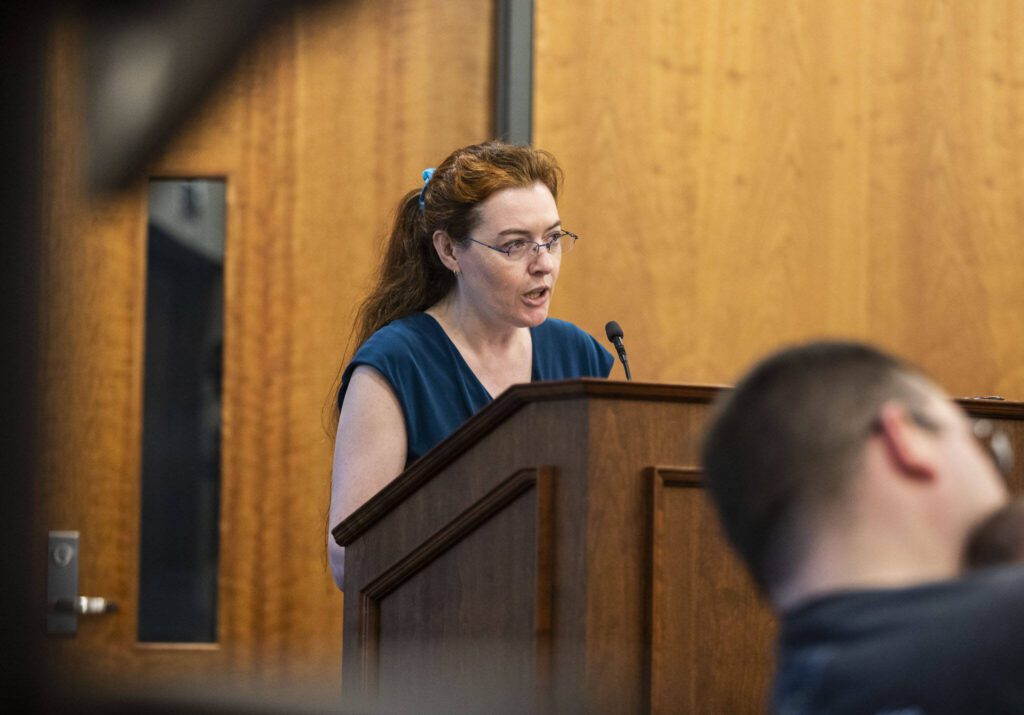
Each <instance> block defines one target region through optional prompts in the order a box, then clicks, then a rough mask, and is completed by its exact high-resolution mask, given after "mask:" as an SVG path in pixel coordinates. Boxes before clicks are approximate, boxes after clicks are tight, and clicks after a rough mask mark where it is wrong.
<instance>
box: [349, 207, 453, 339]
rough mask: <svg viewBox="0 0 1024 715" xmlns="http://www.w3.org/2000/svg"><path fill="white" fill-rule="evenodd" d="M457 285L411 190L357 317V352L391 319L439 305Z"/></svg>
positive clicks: (400, 208)
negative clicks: (443, 262) (435, 247)
mask: <svg viewBox="0 0 1024 715" xmlns="http://www.w3.org/2000/svg"><path fill="white" fill-rule="evenodd" d="M454 284H455V278H454V276H453V275H452V274H451V273H450V272H449V271H448V269H447V268H445V267H444V264H442V263H441V259H440V258H438V257H437V252H436V251H435V250H434V240H433V232H432V231H429V232H428V229H427V227H426V225H425V221H424V217H423V211H422V210H421V209H420V191H419V190H414V191H410V192H409V193H408V194H406V195H405V196H404V197H403V198H402V200H401V202H399V204H398V210H397V212H396V216H395V224H394V226H393V228H392V229H391V235H390V237H389V238H388V242H387V248H386V250H385V253H384V261H383V262H382V263H381V266H380V269H379V270H378V272H377V282H376V285H375V286H374V288H373V291H372V292H371V293H370V295H369V296H368V297H367V298H366V300H365V301H363V304H362V305H361V306H360V307H359V312H358V313H357V314H356V331H357V333H356V341H357V342H356V348H357V349H358V347H359V346H360V345H362V344H363V343H364V342H366V340H367V339H368V338H369V337H370V336H371V335H373V334H374V333H375V332H377V331H378V330H380V329H381V328H382V327H384V326H385V325H387V324H388V323H390V322H391V321H392V320H396V319H398V318H402V317H405V316H407V315H411V314H412V313H415V312H417V311H421V310H426V309H427V308H429V307H430V306H432V305H433V304H434V303H437V302H438V301H439V300H441V298H443V297H444V296H445V295H447V294H448V291H449V290H451V288H452V286H453V285H454Z"/></svg>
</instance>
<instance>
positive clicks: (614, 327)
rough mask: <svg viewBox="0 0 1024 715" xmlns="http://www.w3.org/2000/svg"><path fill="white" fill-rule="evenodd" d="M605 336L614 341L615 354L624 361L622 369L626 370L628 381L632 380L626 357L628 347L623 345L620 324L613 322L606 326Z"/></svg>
mask: <svg viewBox="0 0 1024 715" xmlns="http://www.w3.org/2000/svg"><path fill="white" fill-rule="evenodd" d="M604 334H605V335H607V336H608V339H609V340H611V341H612V345H614V346H615V352H617V353H618V354H619V360H621V361H622V367H623V368H625V370H626V379H627V380H632V379H633V376H632V375H631V374H630V372H629V358H628V357H626V346H625V345H623V344H622V328H621V327H619V324H618V323H616V322H615V321H614V320H612V321H609V322H608V324H607V325H606V326H604Z"/></svg>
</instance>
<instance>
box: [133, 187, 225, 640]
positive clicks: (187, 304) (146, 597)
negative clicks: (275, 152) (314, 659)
mask: <svg viewBox="0 0 1024 715" xmlns="http://www.w3.org/2000/svg"><path fill="white" fill-rule="evenodd" d="M224 187H225V185H224V182H223V181H216V180H152V181H150V184H149V223H148V234H149V237H148V261H147V267H146V317H145V326H146V328H145V332H146V342H145V388H144V394H143V428H142V434H143V438H142V525H141V534H142V540H141V541H142V543H141V547H140V564H139V623H138V626H139V631H138V639H139V641H142V642H172V643H209V642H215V641H216V640H217V564H218V546H219V539H218V526H219V520H220V433H221V360H222V358H221V355H222V345H223V342H224V340H223V339H224V225H225V224H224V216H225V191H224Z"/></svg>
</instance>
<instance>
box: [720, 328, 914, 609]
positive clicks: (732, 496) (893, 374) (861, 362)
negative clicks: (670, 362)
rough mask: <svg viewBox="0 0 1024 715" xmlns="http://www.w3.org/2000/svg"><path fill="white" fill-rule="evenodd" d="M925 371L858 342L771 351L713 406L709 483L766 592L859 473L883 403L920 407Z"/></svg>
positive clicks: (728, 532)
mask: <svg viewBox="0 0 1024 715" xmlns="http://www.w3.org/2000/svg"><path fill="white" fill-rule="evenodd" d="M919 374H920V373H919V371H917V370H916V369H914V368H912V367H911V366H909V365H907V364H906V363H904V362H902V361H900V360H899V359H897V358H895V357H892V356H890V355H887V354H885V353H883V352H881V351H879V350H877V349H875V348H873V347H870V346H868V345H865V344H862V343H856V342H814V343H809V344H805V345H800V346H796V347H791V348H787V349H784V350H781V351H779V352H777V353H774V354H772V355H770V356H768V357H767V358H765V359H764V360H762V361H761V362H759V363H758V364H757V365H755V366H754V367H753V368H752V369H751V371H750V372H749V373H748V374H747V375H746V376H745V377H744V378H743V379H742V380H741V381H740V383H739V384H738V385H737V386H736V388H735V389H734V390H732V391H731V392H728V393H725V394H724V395H723V396H722V397H721V398H720V399H719V401H718V402H717V404H716V405H715V408H714V410H713V412H712V416H711V422H710V424H709V427H708V429H707V431H706V433H705V438H704V443H703V449H702V460H701V461H702V465H703V470H704V477H705V480H706V482H707V485H708V489H709V491H710V493H711V496H712V498H713V501H714V503H715V506H716V508H717V510H718V514H719V518H720V520H721V524H722V527H723V530H724V532H725V536H726V538H727V539H728V540H729V542H730V543H731V544H732V546H733V548H734V549H735V550H736V551H737V552H738V553H739V555H740V557H741V558H742V559H743V561H744V562H745V563H746V565H747V568H748V569H749V571H750V573H751V575H752V576H753V578H754V581H755V582H756V584H757V585H758V587H759V588H760V589H761V592H762V593H764V594H769V593H770V592H771V590H772V588H773V587H775V586H777V585H779V584H780V583H782V582H784V581H785V579H786V578H787V577H788V576H789V575H790V574H791V572H792V570H793V568H794V567H795V566H796V565H797V564H798V563H799V559H800V558H801V557H802V548H801V543H802V539H804V538H805V537H806V536H807V535H806V534H802V533H801V532H800V527H801V526H802V525H805V524H807V518H808V517H811V516H813V515H814V514H815V513H816V511H817V510H819V509H820V508H821V507H823V506H827V505H830V504H835V503H837V502H838V501H839V500H840V499H842V497H843V496H844V495H845V494H846V493H847V487H848V486H849V484H850V483H851V479H852V477H853V476H854V475H855V474H856V473H857V471H858V468H859V466H860V464H861V460H862V458H863V454H864V447H865V444H866V442H867V439H868V437H869V436H870V434H871V432H872V429H873V428H874V427H875V426H876V425H877V421H876V420H877V418H878V415H879V413H880V411H881V408H882V406H883V405H884V404H885V403H886V402H887V401H890V400H894V401H899V402H902V403H903V404H905V405H906V406H907V407H908V409H912V410H915V411H917V410H921V409H922V408H923V406H924V404H925V400H926V397H927V395H926V392H925V388H924V387H923V385H924V383H922V382H920V381H915V380H913V379H911V378H912V376H914V375H919Z"/></svg>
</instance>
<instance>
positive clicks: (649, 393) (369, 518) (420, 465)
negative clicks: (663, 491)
mask: <svg viewBox="0 0 1024 715" xmlns="http://www.w3.org/2000/svg"><path fill="white" fill-rule="evenodd" d="M730 389H731V387H730V386H728V385H692V384H683V383H663V382H638V381H635V380H634V381H625V380H607V379H601V378H579V379H574V380H553V381H543V382H529V383H522V384H519V385H513V386H512V387H510V388H509V389H508V390H506V391H505V392H503V393H502V394H501V395H499V396H498V397H497V398H496V399H495V400H494V401H493V402H491V403H490V404H488V405H487V406H486V407H484V408H483V409H482V410H480V411H479V412H478V413H477V414H475V415H474V416H473V417H472V418H470V419H469V420H467V421H466V422H465V423H464V424H463V425H462V426H461V427H459V428H458V429H457V430H455V432H453V433H452V434H451V435H449V436H448V437H447V438H446V439H445V440H444V441H442V442H440V443H439V444H438V445H437V446H436V447H434V448H433V449H432V450H430V451H429V452H427V453H426V454H425V455H423V456H422V457H420V458H419V459H418V460H416V461H415V462H413V463H412V464H411V465H409V467H408V468H406V469H405V471H403V472H402V473H401V474H399V475H398V476H397V477H395V479H394V480H392V481H391V482H390V483H389V484H388V485H387V486H385V487H384V488H383V489H381V491H379V492H378V493H377V494H376V495H374V496H373V497H371V498H370V500H369V501H367V502H366V503H365V504H363V505H362V506H361V507H359V509H357V510H356V511H354V512H353V513H352V514H350V515H349V516H348V517H347V518H346V519H345V520H343V521H342V522H341V523H339V524H338V525H337V526H335V527H334V528H333V529H332V530H331V534H332V535H333V536H334V539H335V541H336V542H337V543H338V544H340V545H342V546H345V545H347V544H350V543H352V542H353V541H354V540H355V539H356V538H357V537H358V536H359V535H360V534H362V533H363V532H365V531H366V530H367V529H368V528H369V527H370V526H371V525H372V524H373V523H375V522H376V521H378V520H379V519H380V518H381V517H383V516H384V515H385V514H386V513H388V512H389V511H391V509H392V508H393V507H394V506H395V505H397V504H398V503H399V502H401V501H402V500H403V499H404V498H405V497H406V496H407V495H409V494H410V493H412V492H413V491H415V490H416V489H418V488H419V487H420V486H421V485H422V484H424V483H425V482H427V481H429V479H430V478H431V477H432V476H433V475H434V474H436V473H438V472H439V471H440V470H441V469H443V468H444V467H445V466H447V465H448V464H450V463H451V462H453V461H454V460H455V459H456V458H457V457H458V456H459V455H461V454H463V453H464V452H465V451H466V450H467V449H469V448H470V447H471V446H472V445H473V444H475V443H476V442H478V441H479V440H480V439H481V438H482V437H483V436H484V435H486V434H487V433H489V432H490V431H491V430H493V429H494V428H495V427H497V426H498V425H499V424H501V423H502V422H504V421H505V420H506V419H508V418H509V417H511V416H512V415H513V414H514V413H516V412H518V411H519V410H520V409H522V408H523V407H525V406H526V405H529V404H533V403H539V402H553V401H558V400H576V399H612V400H645V401H651V402H690V403H694V404H710V403H712V402H714V400H715V398H716V397H718V395H720V394H721V393H723V392H728V391H729V390H730ZM954 401H955V402H957V404H959V405H960V406H961V407H962V408H963V409H964V410H965V411H966V412H967V413H968V414H969V415H971V416H972V417H978V418H982V417H991V418H996V419H1011V420H1024V402H1016V401H1010V400H998V399H983V398H955V399H954Z"/></svg>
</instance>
